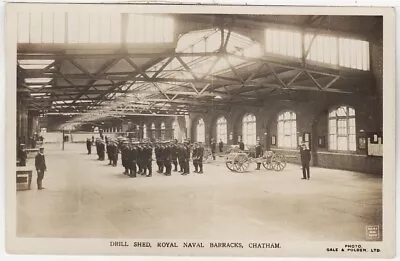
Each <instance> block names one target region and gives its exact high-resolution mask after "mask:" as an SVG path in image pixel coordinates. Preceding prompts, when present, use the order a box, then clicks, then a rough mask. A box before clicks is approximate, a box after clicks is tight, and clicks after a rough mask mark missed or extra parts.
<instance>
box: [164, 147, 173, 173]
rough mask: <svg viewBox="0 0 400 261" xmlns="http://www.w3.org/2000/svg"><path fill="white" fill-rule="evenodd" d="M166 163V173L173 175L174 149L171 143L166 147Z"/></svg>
mask: <svg viewBox="0 0 400 261" xmlns="http://www.w3.org/2000/svg"><path fill="white" fill-rule="evenodd" d="M163 160H164V165H165V173H164V174H165V175H166V176H171V169H172V166H171V162H172V149H171V144H166V145H165V149H164V159H163Z"/></svg>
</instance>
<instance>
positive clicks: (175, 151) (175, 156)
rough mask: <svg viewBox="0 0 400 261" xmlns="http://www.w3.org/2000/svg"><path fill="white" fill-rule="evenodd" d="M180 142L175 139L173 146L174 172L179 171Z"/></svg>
mask: <svg viewBox="0 0 400 261" xmlns="http://www.w3.org/2000/svg"><path fill="white" fill-rule="evenodd" d="M177 144H178V140H177V139H175V140H174V143H173V144H172V145H171V157H172V163H173V164H174V167H175V168H174V171H178V146H177Z"/></svg>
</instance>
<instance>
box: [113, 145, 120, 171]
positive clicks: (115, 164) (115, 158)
mask: <svg viewBox="0 0 400 261" xmlns="http://www.w3.org/2000/svg"><path fill="white" fill-rule="evenodd" d="M112 147H113V155H112V159H113V166H114V167H116V166H117V164H118V153H119V150H118V146H117V143H115V141H112Z"/></svg>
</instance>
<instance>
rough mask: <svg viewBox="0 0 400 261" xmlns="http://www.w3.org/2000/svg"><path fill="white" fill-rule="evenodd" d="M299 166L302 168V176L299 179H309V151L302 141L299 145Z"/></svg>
mask: <svg viewBox="0 0 400 261" xmlns="http://www.w3.org/2000/svg"><path fill="white" fill-rule="evenodd" d="M300 158H301V166H302V169H303V177H302V178H301V179H308V180H309V179H310V160H311V152H310V149H308V148H307V144H305V143H303V144H301V147H300Z"/></svg>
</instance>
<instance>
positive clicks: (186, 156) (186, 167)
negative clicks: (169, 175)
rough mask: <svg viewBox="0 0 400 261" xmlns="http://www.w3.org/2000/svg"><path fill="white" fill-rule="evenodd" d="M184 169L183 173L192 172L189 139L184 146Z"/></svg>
mask: <svg viewBox="0 0 400 261" xmlns="http://www.w3.org/2000/svg"><path fill="white" fill-rule="evenodd" d="M183 158H184V169H183V173H182V175H188V174H190V169H189V159H190V146H189V141H188V140H186V141H185V144H184V148H183Z"/></svg>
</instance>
